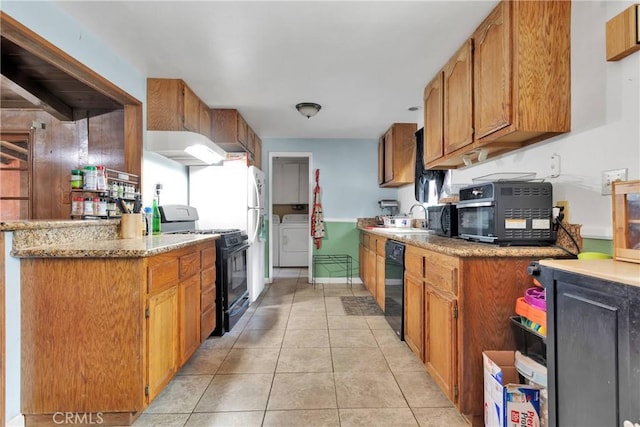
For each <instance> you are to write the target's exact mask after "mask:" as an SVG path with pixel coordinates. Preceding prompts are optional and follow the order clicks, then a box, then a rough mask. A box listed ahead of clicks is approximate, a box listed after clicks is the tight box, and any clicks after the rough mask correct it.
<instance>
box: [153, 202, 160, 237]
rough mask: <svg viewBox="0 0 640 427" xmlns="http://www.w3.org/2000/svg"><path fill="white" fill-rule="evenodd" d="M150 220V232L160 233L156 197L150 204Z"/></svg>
mask: <svg viewBox="0 0 640 427" xmlns="http://www.w3.org/2000/svg"><path fill="white" fill-rule="evenodd" d="M151 211H152V221H151V234H160V209H159V208H158V199H157V198H156V197H154V198H153V203H152V204H151Z"/></svg>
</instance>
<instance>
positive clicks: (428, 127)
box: [422, 71, 444, 168]
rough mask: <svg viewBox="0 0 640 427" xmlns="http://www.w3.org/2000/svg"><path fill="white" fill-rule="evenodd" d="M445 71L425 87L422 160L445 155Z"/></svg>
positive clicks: (425, 161) (430, 159)
mask: <svg viewBox="0 0 640 427" xmlns="http://www.w3.org/2000/svg"><path fill="white" fill-rule="evenodd" d="M442 79H443V73H442V71H441V72H439V73H438V74H437V75H436V76H435V77H434V79H433V80H431V82H429V84H428V85H427V87H426V88H425V89H424V153H423V156H422V157H423V158H422V162H423V164H424V167H425V168H426V167H427V163H429V162H431V161H433V160H437V159H439V158H440V157H442V156H443V155H444V146H443V129H442V126H443V120H442V113H443V109H444V87H443V86H444V85H443V80H442Z"/></svg>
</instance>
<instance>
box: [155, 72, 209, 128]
mask: <svg viewBox="0 0 640 427" xmlns="http://www.w3.org/2000/svg"><path fill="white" fill-rule="evenodd" d="M200 102H201V101H200V99H199V98H198V97H197V96H196V95H195V93H194V92H193V91H192V90H191V89H190V88H189V86H187V85H186V83H185V82H183V81H182V80H180V79H147V129H149V130H174V131H183V130H188V131H191V132H200Z"/></svg>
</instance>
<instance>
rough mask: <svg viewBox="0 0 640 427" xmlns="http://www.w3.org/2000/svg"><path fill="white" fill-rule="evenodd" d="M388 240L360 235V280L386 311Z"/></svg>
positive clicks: (364, 234)
mask: <svg viewBox="0 0 640 427" xmlns="http://www.w3.org/2000/svg"><path fill="white" fill-rule="evenodd" d="M386 243H387V239H386V238H384V237H379V236H374V235H370V234H366V233H361V234H360V246H359V248H358V256H359V257H360V267H359V269H360V270H359V272H360V279H361V280H362V283H364V285H365V287H366V288H367V290H368V291H369V292H370V293H371V295H372V296H373V298H374V299H375V300H376V302H377V303H378V306H379V307H380V308H381V309H382V310H384V298H385V293H384V278H385V274H384V269H385V265H384V264H385V244H386Z"/></svg>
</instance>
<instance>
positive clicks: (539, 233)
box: [457, 181, 556, 246]
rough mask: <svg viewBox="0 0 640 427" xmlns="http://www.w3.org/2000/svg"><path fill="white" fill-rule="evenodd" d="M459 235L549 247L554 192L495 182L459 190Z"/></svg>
mask: <svg viewBox="0 0 640 427" xmlns="http://www.w3.org/2000/svg"><path fill="white" fill-rule="evenodd" d="M457 207H458V234H459V236H460V237H462V238H463V239H466V240H474V241H479V242H487V243H494V244H499V245H502V246H507V245H550V244H553V243H554V242H555V241H556V233H555V231H554V229H553V220H552V219H553V218H552V216H553V189H552V187H551V184H550V183H548V182H530V181H496V182H487V183H482V184H474V185H469V186H466V187H464V188H462V189H460V197H459V202H458V206H457Z"/></svg>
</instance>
